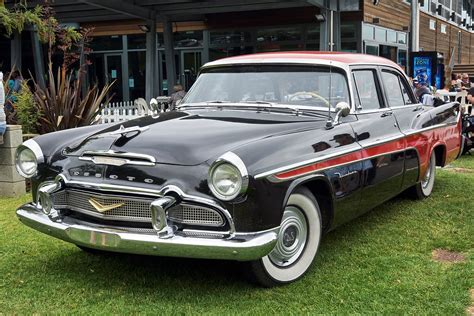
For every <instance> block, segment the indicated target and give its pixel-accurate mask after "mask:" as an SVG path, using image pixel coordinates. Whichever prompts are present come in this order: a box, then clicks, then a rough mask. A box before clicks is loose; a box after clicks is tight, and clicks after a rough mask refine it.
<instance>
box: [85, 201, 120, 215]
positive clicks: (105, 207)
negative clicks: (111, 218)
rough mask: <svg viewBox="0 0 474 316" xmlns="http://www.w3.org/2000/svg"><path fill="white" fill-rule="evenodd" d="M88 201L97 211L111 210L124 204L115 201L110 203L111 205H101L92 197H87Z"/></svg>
mask: <svg viewBox="0 0 474 316" xmlns="http://www.w3.org/2000/svg"><path fill="white" fill-rule="evenodd" d="M89 203H90V204H91V205H92V206H93V207H94V208H95V209H96V210H97V212H99V213H105V212H107V211H111V210H114V209H116V208H119V207H121V206H124V205H125V203H115V204H111V205H103V204H101V203H99V202H97V201H96V200H94V199H92V198H91V199H89Z"/></svg>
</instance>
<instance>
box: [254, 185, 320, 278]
mask: <svg viewBox="0 0 474 316" xmlns="http://www.w3.org/2000/svg"><path fill="white" fill-rule="evenodd" d="M321 222H322V221H321V212H320V209H319V206H318V202H317V201H316V199H315V198H314V196H313V194H311V192H310V191H309V190H308V189H306V188H299V189H297V190H296V191H295V192H294V193H293V194H291V195H290V197H289V199H288V203H287V205H286V207H285V210H284V213H283V218H282V221H281V225H280V233H279V235H278V240H277V243H276V245H275V248H274V249H273V250H272V251H271V252H270V253H269V254H268V255H267V256H265V257H263V258H262V259H259V260H256V261H252V262H250V272H251V277H252V278H253V279H254V280H255V281H257V282H258V283H259V284H261V285H263V286H265V287H273V286H276V285H282V284H286V283H290V282H293V281H296V280H297V279H299V278H300V277H302V276H303V274H304V273H305V272H306V271H307V270H308V269H309V267H310V266H311V264H312V262H313V260H314V257H315V256H316V253H317V251H318V248H319V242H320V240H321V231H322V225H321Z"/></svg>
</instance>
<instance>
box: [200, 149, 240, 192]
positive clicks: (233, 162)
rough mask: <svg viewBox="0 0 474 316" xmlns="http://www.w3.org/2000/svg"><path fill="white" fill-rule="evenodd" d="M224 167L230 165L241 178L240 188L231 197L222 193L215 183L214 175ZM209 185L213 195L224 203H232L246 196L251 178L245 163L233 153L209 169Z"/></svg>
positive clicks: (226, 155) (222, 157)
mask: <svg viewBox="0 0 474 316" xmlns="http://www.w3.org/2000/svg"><path fill="white" fill-rule="evenodd" d="M223 165H228V166H230V167H231V168H233V169H234V170H235V171H236V174H237V175H238V177H239V180H240V181H239V182H240V186H239V187H238V188H237V189H236V190H235V192H233V193H232V194H230V195H226V194H224V193H223V192H221V191H220V190H219V189H218V188H217V187H216V184H215V183H214V175H215V172H216V170H217V169H218V168H219V167H222V166H223ZM207 183H208V186H209V189H210V190H211V192H212V194H214V196H215V197H217V198H218V199H219V200H222V201H232V200H234V199H236V198H237V197H239V196H242V195H244V194H245V193H246V192H247V188H248V184H249V176H248V171H247V168H246V167H245V164H244V162H243V161H242V159H240V157H239V156H237V155H236V154H234V153H233V152H228V153H226V154H224V155H222V156H221V157H219V158H218V159H217V160H216V161H214V163H213V164H212V165H211V167H210V168H209V172H208V177H207Z"/></svg>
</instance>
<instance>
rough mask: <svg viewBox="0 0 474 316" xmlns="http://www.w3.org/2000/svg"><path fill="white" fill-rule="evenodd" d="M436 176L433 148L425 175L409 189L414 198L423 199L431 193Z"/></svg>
mask: <svg viewBox="0 0 474 316" xmlns="http://www.w3.org/2000/svg"><path fill="white" fill-rule="evenodd" d="M435 178H436V154H435V152H434V150H433V153H432V154H431V157H430V163H429V165H428V169H427V170H426V173H425V175H424V176H423V177H422V179H421V181H420V182H419V183H417V184H416V185H415V186H413V187H412V188H411V189H410V193H411V195H412V196H413V197H414V198H416V199H420V200H421V199H424V198H427V197H429V196H430V195H431V193H432V192H433V188H434V183H435Z"/></svg>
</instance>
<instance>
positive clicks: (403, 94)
mask: <svg viewBox="0 0 474 316" xmlns="http://www.w3.org/2000/svg"><path fill="white" fill-rule="evenodd" d="M382 81H383V84H384V86H385V92H386V93H385V94H386V97H387V101H388V104H389V106H390V107H396V106H404V105H407V104H413V102H412V100H411V97H410V93H409V91H408V89H409V87H408V86H407V85H406V84H405V83H404V82H403V78H402V77H401V76H400V75H399V74H397V73H395V72H393V71H389V70H382Z"/></svg>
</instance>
